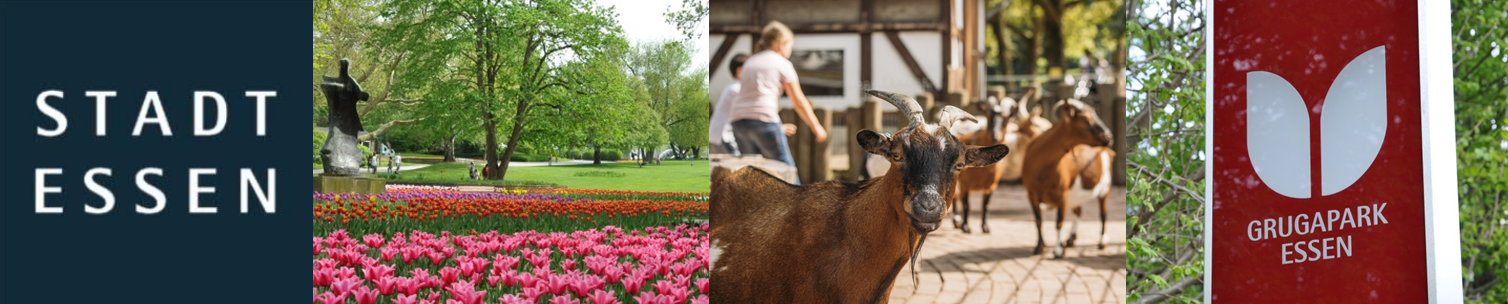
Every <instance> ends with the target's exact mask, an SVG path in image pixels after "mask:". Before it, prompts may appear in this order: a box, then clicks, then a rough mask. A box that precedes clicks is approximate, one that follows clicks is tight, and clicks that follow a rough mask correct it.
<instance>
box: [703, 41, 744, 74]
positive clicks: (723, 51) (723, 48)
mask: <svg viewBox="0 0 1508 304" xmlns="http://www.w3.org/2000/svg"><path fill="white" fill-rule="evenodd" d="M723 37H724V38H723V44H722V45H719V46H718V47H717V52H716V53H712V63H710V64H709V65H710V66H711V67H710V68H709V69H708V70H707V71H708V72H715V71H717V68H719V67H722V65H723V56H728V49H731V48H733V43H735V42H738V38H739V37H743V35H742V34H728V35H723Z"/></svg>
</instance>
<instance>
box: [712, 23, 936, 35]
mask: <svg viewBox="0 0 1508 304" xmlns="http://www.w3.org/2000/svg"><path fill="white" fill-rule="evenodd" d="M947 26H948V25H947V24H946V23H943V22H872V23H851V22H850V23H803V24H786V27H789V28H791V32H793V33H796V34H814V33H867V32H884V31H927V32H936V31H942V30H946V29H947ZM763 29H764V26H763V25H713V26H711V27H710V28H709V30H708V31H707V32H708V33H711V34H758V33H759V32H760V31H761V30H763Z"/></svg>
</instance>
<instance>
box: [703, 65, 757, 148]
mask: <svg viewBox="0 0 1508 304" xmlns="http://www.w3.org/2000/svg"><path fill="white" fill-rule="evenodd" d="M747 60H749V54H738V55H733V59H732V60H729V61H728V72H730V73H732V74H733V81H732V82H729V83H728V86H726V87H723V93H722V95H720V96H719V97H718V98H717V107H714V108H713V109H712V121H711V122H712V125H711V126H710V127H709V129H708V131H709V132H707V138H708V139H711V140H712V144H711V149H712V153H724V154H732V155H733V156H738V155H739V153H738V146H736V145H735V143H736V141H735V139H733V128H732V127H730V126H729V121H728V118H729V114H732V109H730V108H731V107H732V105H733V98H734V97H737V96H738V91H739V89H742V88H743V87H742V86H741V85H739V81H738V74H739V73H743V71H744V69H743V68H744V61H747Z"/></svg>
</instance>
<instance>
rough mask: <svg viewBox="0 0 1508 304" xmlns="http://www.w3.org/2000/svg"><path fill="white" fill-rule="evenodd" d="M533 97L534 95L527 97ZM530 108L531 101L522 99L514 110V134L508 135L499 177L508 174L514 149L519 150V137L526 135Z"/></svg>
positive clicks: (503, 177) (498, 173) (501, 178)
mask: <svg viewBox="0 0 1508 304" xmlns="http://www.w3.org/2000/svg"><path fill="white" fill-rule="evenodd" d="M525 98H533V97H525ZM528 110H529V101H526V100H520V101H519V102H518V107H517V108H515V109H514V111H513V132H512V133H513V134H512V135H510V136H508V148H507V149H503V162H502V166H500V167H499V168H498V170H497V171H493V172H497V179H499V180H503V179H505V178H506V177H507V175H508V163H509V162H510V161H512V160H513V151H515V150H518V139H519V138H520V137H523V135H524V112H527V111H528Z"/></svg>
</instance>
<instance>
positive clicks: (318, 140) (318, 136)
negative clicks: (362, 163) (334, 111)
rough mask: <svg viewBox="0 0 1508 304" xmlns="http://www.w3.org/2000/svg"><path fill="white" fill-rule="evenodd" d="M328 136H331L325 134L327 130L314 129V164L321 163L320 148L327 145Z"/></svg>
mask: <svg viewBox="0 0 1508 304" xmlns="http://www.w3.org/2000/svg"><path fill="white" fill-rule="evenodd" d="M327 138H329V135H328V134H325V132H321V131H319V130H314V164H315V165H319V163H320V160H319V148H320V147H324V146H325V139H327ZM363 154H365V153H363Z"/></svg>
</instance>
